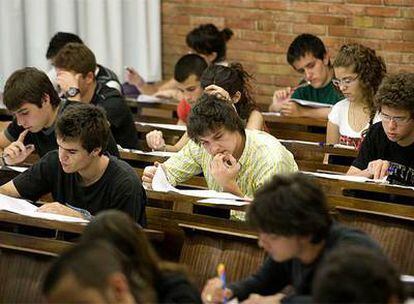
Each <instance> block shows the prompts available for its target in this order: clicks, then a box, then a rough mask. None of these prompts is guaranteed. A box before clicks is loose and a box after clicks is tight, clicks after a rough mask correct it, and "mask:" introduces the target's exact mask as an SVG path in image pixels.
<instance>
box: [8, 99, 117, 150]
mask: <svg viewBox="0 0 414 304" xmlns="http://www.w3.org/2000/svg"><path fill="white" fill-rule="evenodd" d="M73 103H74V101H69V100H63V101H62V102H61V104H60V105H59V109H58V116H60V115H61V114H62V113H63V111H64V110H65V109H66V108H67V107H68V106H70V104H73ZM23 131H24V128H23V127H21V126H19V125H18V124H17V120H16V118H13V121H12V122H11V123H10V124H9V126H8V127H7V129H5V130H4V135H5V136H6V138H7V139H8V140H10V141H11V142H13V141H16V140H17V139H18V138H19V135H20V133H22V132H23ZM24 144H25V145H29V144H33V145H34V146H35V149H36V152H37V154H39V156H43V155H45V154H46V153H47V152H49V151H53V150H56V149H58V144H57V142H56V134H55V124H53V125H52V126H51V127H49V128H47V129H43V130H40V131H39V132H36V133H32V132H29V133H27V135H26V137H25V139H24ZM105 151H106V152H109V153H110V154H111V155H113V156H116V157H119V150H118V148H117V146H116V142H115V139H114V138H113V136H112V134H110V135H109V139H108V146H107V148H106V150H105Z"/></svg>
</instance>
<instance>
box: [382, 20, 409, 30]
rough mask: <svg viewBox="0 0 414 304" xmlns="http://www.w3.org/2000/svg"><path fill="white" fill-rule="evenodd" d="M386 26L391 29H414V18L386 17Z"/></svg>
mask: <svg viewBox="0 0 414 304" xmlns="http://www.w3.org/2000/svg"><path fill="white" fill-rule="evenodd" d="M384 27H385V28H390V29H401V30H410V31H414V20H410V19H401V18H385V19H384Z"/></svg>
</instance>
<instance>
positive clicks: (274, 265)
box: [229, 223, 383, 303]
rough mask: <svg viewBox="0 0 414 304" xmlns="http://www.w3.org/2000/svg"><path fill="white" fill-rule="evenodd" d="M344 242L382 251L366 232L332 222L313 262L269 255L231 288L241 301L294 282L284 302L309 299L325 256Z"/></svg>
mask: <svg viewBox="0 0 414 304" xmlns="http://www.w3.org/2000/svg"><path fill="white" fill-rule="evenodd" d="M343 245H345V246H347V245H356V246H364V247H365V248H370V249H372V250H374V251H376V252H378V254H383V253H382V251H381V249H380V247H379V246H378V244H376V243H375V242H374V241H373V240H372V239H371V238H370V237H368V236H367V235H366V234H365V233H363V232H361V231H359V230H356V229H352V228H348V227H345V226H343V225H341V224H337V223H333V224H332V226H331V227H330V229H329V232H328V236H327V238H326V240H325V246H324V248H323V251H322V252H321V254H320V255H319V258H318V259H317V260H316V261H314V262H313V263H311V264H309V265H305V264H303V263H302V262H301V261H300V260H299V259H292V260H289V261H286V262H280V263H278V262H276V261H274V260H272V259H271V258H270V257H268V258H267V259H266V260H265V261H264V263H263V265H262V266H261V267H260V269H259V270H258V272H257V273H256V274H254V275H252V276H250V277H248V278H246V279H245V280H243V281H240V282H237V283H234V284H231V285H230V286H229V288H230V289H231V290H232V291H233V294H234V296H235V297H237V298H238V299H239V301H240V300H244V299H246V298H248V296H249V295H250V294H251V293H258V294H260V295H263V296H269V295H274V294H276V293H277V292H280V291H281V290H282V289H283V288H285V287H286V286H288V285H291V286H292V287H293V289H294V293H293V295H291V296H289V297H286V298H284V299H283V303H297V302H299V301H306V302H309V301H307V299H308V297H310V296H311V289H312V281H313V277H314V275H315V273H316V270H317V269H318V267H319V266H320V265H321V263H322V261H323V258H324V257H325V256H326V255H327V254H328V253H329V252H331V251H332V250H334V249H335V248H338V247H339V246H343Z"/></svg>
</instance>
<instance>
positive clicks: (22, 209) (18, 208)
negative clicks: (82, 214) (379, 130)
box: [0, 194, 88, 223]
mask: <svg viewBox="0 0 414 304" xmlns="http://www.w3.org/2000/svg"><path fill="white" fill-rule="evenodd" d="M37 209H38V207H36V206H35V205H33V204H31V203H29V202H28V201H26V200H23V199H18V198H14V197H10V196H7V195H3V194H0V210H4V211H9V212H13V213H17V214H21V215H25V216H29V217H35V218H42V219H48V220H54V221H61V222H74V223H87V222H88V221H87V220H84V219H81V218H77V217H72V216H66V215H60V214H54V213H45V212H38V211H37Z"/></svg>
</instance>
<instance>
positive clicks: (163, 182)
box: [152, 166, 244, 200]
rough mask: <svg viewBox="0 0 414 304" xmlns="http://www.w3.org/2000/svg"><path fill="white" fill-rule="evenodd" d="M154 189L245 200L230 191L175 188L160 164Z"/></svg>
mask: <svg viewBox="0 0 414 304" xmlns="http://www.w3.org/2000/svg"><path fill="white" fill-rule="evenodd" d="M152 189H153V190H155V191H160V192H170V191H171V192H175V193H179V194H181V195H187V196H195V197H201V198H219V199H233V200H244V199H243V198H242V197H239V196H237V195H234V194H231V193H228V192H217V191H214V190H180V189H177V188H175V187H174V186H172V185H171V184H170V182H169V181H168V179H167V177H166V175H165V172H164V170H163V169H162V167H161V166H158V168H157V170H156V171H155V174H154V178H153V179H152Z"/></svg>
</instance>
